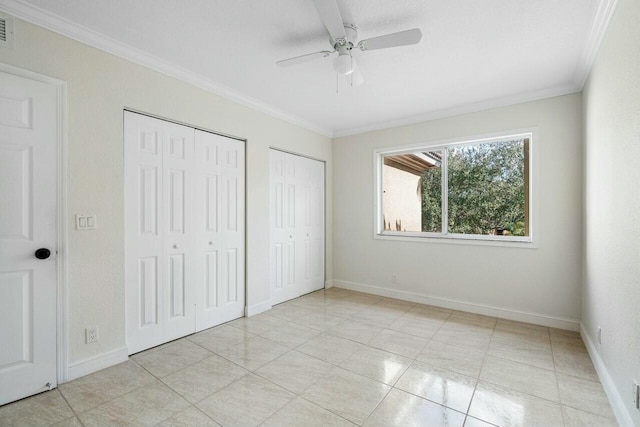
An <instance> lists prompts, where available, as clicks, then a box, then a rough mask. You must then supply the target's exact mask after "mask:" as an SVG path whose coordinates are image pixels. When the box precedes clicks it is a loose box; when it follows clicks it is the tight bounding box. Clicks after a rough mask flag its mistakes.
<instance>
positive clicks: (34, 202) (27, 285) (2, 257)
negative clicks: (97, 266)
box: [0, 72, 58, 405]
mask: <svg viewBox="0 0 640 427" xmlns="http://www.w3.org/2000/svg"><path fill="white" fill-rule="evenodd" d="M57 132H58V129H57V89H56V87H54V86H51V85H47V84H45V83H41V82H37V81H34V80H31V79H27V78H23V77H18V76H15V75H12V74H6V73H1V72H0V313H2V314H1V321H0V405H2V404H4V403H7V402H11V401H14V400H17V399H20V398H23V397H26V396H29V395H32V394H35V393H38V392H41V391H44V390H48V389H49V387H55V386H56V385H57V383H56V295H57V293H56V283H57V282H56V247H57V241H56V210H57V205H56V200H57V185H56V182H57V148H56V141H57ZM41 248H44V249H46V250H48V251H50V256H49V257H48V258H45V259H38V258H36V256H35V253H36V251H37V250H38V249H41ZM39 255H40V256H41V257H44V256H46V251H41V252H40V253H39Z"/></svg>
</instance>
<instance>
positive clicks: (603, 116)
mask: <svg viewBox="0 0 640 427" xmlns="http://www.w3.org/2000/svg"><path fill="white" fill-rule="evenodd" d="M639 23H640V2H638V1H637V0H620V1H619V2H618V7H617V10H616V12H615V15H614V17H613V19H612V21H611V23H610V24H609V29H608V30H607V34H606V36H605V38H604V40H603V43H602V45H601V47H600V50H599V52H598V55H597V57H596V61H595V63H594V66H593V68H592V70H591V75H590V77H589V80H588V82H587V84H586V86H585V90H584V118H585V128H584V136H585V146H586V148H585V149H586V153H585V184H586V188H585V273H584V288H583V292H582V295H583V297H582V298H583V302H582V321H583V324H584V327H585V330H586V333H587V334H588V336H589V337H590V339H591V341H592V342H593V343H594V344H595V347H596V350H597V352H598V354H599V357H600V358H601V359H602V361H603V363H604V366H605V367H606V370H607V371H608V376H609V378H608V379H607V378H606V377H605V378H602V380H603V381H602V382H603V384H604V385H605V388H606V387H607V385H611V388H610V390H609V395H610V398H611V399H612V400H613V401H612V403H613V406H614V408H620V410H619V411H618V414H619V415H620V414H623V413H625V410H624V409H623V408H625V407H626V417H627V418H626V419H622V418H620V417H619V421H620V424H621V425H636V426H638V425H640V411H638V410H637V409H635V408H634V407H633V403H632V402H633V400H632V397H633V395H632V393H631V390H632V384H633V380H634V379H635V380H637V381H640V168H638V159H640V27H639V26H638V24H639ZM598 326H599V327H601V328H602V344H598V341H597V329H598ZM611 390H614V391H613V393H612V391H611ZM616 393H617V395H618V396H617V398H616V396H614V394H616Z"/></svg>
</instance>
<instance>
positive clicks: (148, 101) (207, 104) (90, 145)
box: [0, 20, 333, 363]
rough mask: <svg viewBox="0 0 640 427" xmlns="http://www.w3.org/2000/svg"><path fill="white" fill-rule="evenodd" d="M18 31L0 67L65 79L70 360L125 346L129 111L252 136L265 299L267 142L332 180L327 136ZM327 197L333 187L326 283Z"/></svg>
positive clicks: (251, 281)
mask: <svg viewBox="0 0 640 427" xmlns="http://www.w3.org/2000/svg"><path fill="white" fill-rule="evenodd" d="M15 34H16V40H15V49H13V50H8V49H0V62H4V63H8V64H11V65H15V66H18V67H21V68H24V69H27V70H31V71H34V72H37V73H41V74H46V75H49V76H53V77H56V78H58V79H61V80H65V81H67V82H68V147H69V153H68V162H69V167H68V181H69V184H68V201H69V202H68V207H69V218H67V221H68V227H69V230H70V231H69V248H68V256H69V283H68V286H69V304H70V307H69V320H70V331H69V335H70V342H69V352H70V362H72V363H73V362H74V361H78V360H82V359H85V358H89V357H92V356H95V355H99V354H102V353H105V352H109V351H112V350H114V349H118V348H121V347H122V346H124V345H125V318H124V316H125V315H124V283H123V280H124V226H123V221H124V193H123V187H124V182H123V177H124V173H123V140H122V133H123V129H122V125H123V108H125V107H129V108H134V109H137V110H140V111H145V112H148V113H152V114H156V115H159V116H162V117H167V118H171V119H174V120H178V121H182V122H184V123H188V124H192V125H194V126H199V127H203V128H206V129H212V130H216V131H219V132H223V133H226V134H230V135H235V136H238V137H241V138H246V139H247V140H248V142H247V284H248V292H247V296H248V305H249V306H252V305H259V304H260V303H263V302H265V301H268V300H269V283H268V278H269V264H268V263H269V256H268V254H269V223H268V212H269V201H268V195H269V179H268V173H269V152H268V149H269V146H273V147H278V148H282V149H285V150H288V151H291V152H296V153H301V154H305V155H308V156H311V157H314V158H318V159H322V160H326V161H327V176H329V177H330V176H331V173H332V172H331V169H332V168H331V141H330V139H329V138H327V137H324V136H321V135H318V134H316V133H313V132H310V131H307V130H304V129H302V128H300V127H297V126H294V125H291V124H289V123H286V122H284V121H282V120H279V119H275V118H273V117H271V116H268V115H266V114H263V113H260V112H257V111H255V110H252V109H250V108H247V107H244V106H242V105H239V104H237V103H234V102H232V101H229V100H227V99H224V98H222V97H219V96H216V95H213V94H211V93H209V92H205V91H203V90H201V89H198V88H196V87H193V86H190V85H188V84H186V83H182V82H180V81H178V80H176V79H173V78H170V77H167V76H165V75H163V74H160V73H157V72H154V71H151V70H149V69H147V68H144V67H141V66H139V65H136V64H133V63H131V62H128V61H125V60H123V59H121V58H119V57H116V56H113V55H110V54H107V53H105V52H103V51H100V50H97V49H94V48H91V47H88V46H86V45H83V44H81V43H78V42H76V41H73V40H71V39H68V38H66V37H62V36H60V35H58V34H55V33H52V32H50V31H47V30H44V29H42V28H40V27H37V26H34V25H31V24H28V23H25V22H23V21H21V20H16V27H15ZM331 200H332V194H331V181H329V182H328V186H327V233H328V238H327V256H326V259H327V277H328V278H331V277H332V266H331V260H332V258H333V257H332V254H331V247H332V243H331V227H332V224H331V212H332V207H331ZM76 213H91V214H96V215H97V216H98V225H99V227H98V230H96V231H90V232H88V231H82V232H77V231H75V230H74V224H73V215H74V214H76ZM87 325H98V327H99V328H100V333H99V336H100V341H99V342H98V343H94V344H89V345H87V344H85V343H84V328H85V326H87Z"/></svg>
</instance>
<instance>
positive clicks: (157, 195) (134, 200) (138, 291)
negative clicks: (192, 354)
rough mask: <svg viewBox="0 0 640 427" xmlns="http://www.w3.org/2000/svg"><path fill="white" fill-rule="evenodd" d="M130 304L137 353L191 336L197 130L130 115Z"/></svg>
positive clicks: (132, 348)
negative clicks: (192, 163)
mask: <svg viewBox="0 0 640 427" xmlns="http://www.w3.org/2000/svg"><path fill="white" fill-rule="evenodd" d="M124 150H125V204H126V214H125V293H126V294H125V298H126V328H127V345H128V348H129V352H130V353H136V352H138V351H141V350H144V349H147V348H150V347H153V346H156V345H158V344H162V343H164V342H167V341H170V340H172V339H174V338H177V337H179V336H183V335H187V334H189V333H192V332H193V330H194V325H195V306H194V303H195V298H194V297H195V295H194V292H193V291H194V290H193V286H191V287H190V286H189V283H192V282H193V275H192V274H193V273H192V272H193V235H194V231H195V230H194V226H193V218H192V217H191V215H192V213H191V212H192V211H193V207H192V204H193V197H192V193H191V191H190V188H192V186H193V182H192V181H193V172H192V171H191V170H190V169H191V168H192V167H190V163H191V162H193V129H191V128H188V127H185V126H180V125H176V124H173V123H168V122H165V121H162V120H158V119H154V118H150V117H147V116H143V115H140V114H134V113H129V112H125V117H124Z"/></svg>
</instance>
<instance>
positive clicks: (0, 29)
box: [0, 13, 13, 49]
mask: <svg viewBox="0 0 640 427" xmlns="http://www.w3.org/2000/svg"><path fill="white" fill-rule="evenodd" d="M0 47H6V48H9V49H12V48H13V16H9V15H5V14H4V13H0Z"/></svg>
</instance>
